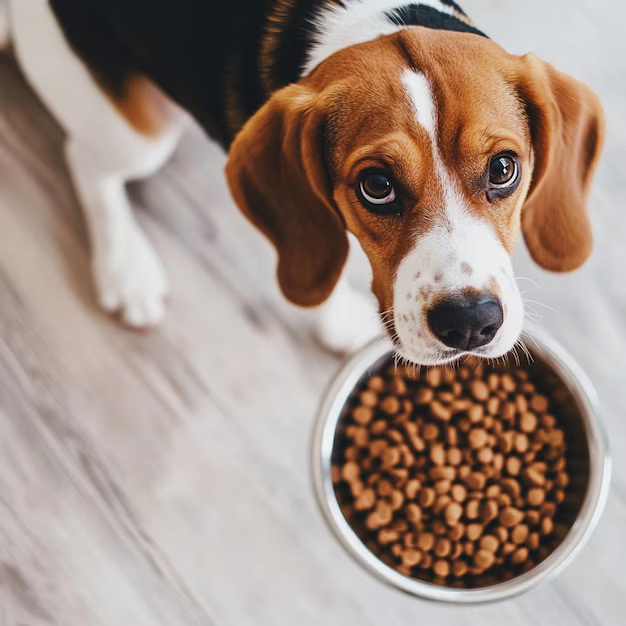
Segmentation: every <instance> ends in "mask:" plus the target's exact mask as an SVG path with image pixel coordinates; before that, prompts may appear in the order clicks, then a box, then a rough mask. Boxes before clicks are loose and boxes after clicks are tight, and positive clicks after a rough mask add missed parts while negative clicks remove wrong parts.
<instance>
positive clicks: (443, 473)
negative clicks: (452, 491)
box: [428, 465, 456, 480]
mask: <svg viewBox="0 0 626 626" xmlns="http://www.w3.org/2000/svg"><path fill="white" fill-rule="evenodd" d="M428 475H429V476H430V477H431V478H432V479H433V480H454V479H455V478H456V470H455V469H454V467H451V466H450V465H437V466H436V467H433V468H431V470H430V471H429V472H428Z"/></svg>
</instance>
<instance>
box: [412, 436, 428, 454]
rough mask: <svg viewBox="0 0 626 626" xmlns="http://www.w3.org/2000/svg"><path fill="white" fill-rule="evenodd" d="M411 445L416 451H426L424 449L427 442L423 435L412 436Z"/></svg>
mask: <svg viewBox="0 0 626 626" xmlns="http://www.w3.org/2000/svg"><path fill="white" fill-rule="evenodd" d="M411 445H412V446H413V450H415V452H424V450H426V443H425V442H424V440H423V439H422V438H421V437H412V438H411Z"/></svg>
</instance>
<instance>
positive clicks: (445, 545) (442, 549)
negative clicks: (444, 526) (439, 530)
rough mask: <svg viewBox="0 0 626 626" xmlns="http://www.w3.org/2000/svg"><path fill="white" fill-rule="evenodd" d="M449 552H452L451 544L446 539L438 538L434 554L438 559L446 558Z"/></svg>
mask: <svg viewBox="0 0 626 626" xmlns="http://www.w3.org/2000/svg"><path fill="white" fill-rule="evenodd" d="M450 552H452V543H451V542H450V540H449V539H446V538H445V537H440V538H439V539H437V541H436V542H435V554H436V555H437V556H438V557H441V558H443V557H446V556H449V554H450Z"/></svg>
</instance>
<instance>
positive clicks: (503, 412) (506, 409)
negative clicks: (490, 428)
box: [500, 402, 515, 422]
mask: <svg viewBox="0 0 626 626" xmlns="http://www.w3.org/2000/svg"><path fill="white" fill-rule="evenodd" d="M500 417H501V418H502V419H503V420H506V421H507V422H510V421H511V420H512V419H513V418H514V417H515V404H513V402H505V403H504V404H503V405H502V408H501V409H500Z"/></svg>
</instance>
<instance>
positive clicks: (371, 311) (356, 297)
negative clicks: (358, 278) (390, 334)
mask: <svg viewBox="0 0 626 626" xmlns="http://www.w3.org/2000/svg"><path fill="white" fill-rule="evenodd" d="M317 332H318V337H319V339H320V341H321V342H322V344H323V345H324V346H325V347H326V348H328V349H329V350H332V351H333V352H337V353H342V354H345V353H350V352H354V351H355V350H358V349H359V348H361V347H363V346H364V345H365V344H366V343H368V342H369V341H371V340H372V339H374V338H375V337H378V336H380V335H381V334H382V333H383V327H382V324H381V322H380V317H379V315H378V307H377V305H376V301H375V299H374V297H373V296H372V295H366V294H365V293H363V292H361V291H358V290H357V289H355V288H354V287H352V286H351V285H350V284H349V283H348V280H347V278H346V277H345V276H342V277H341V278H340V280H339V282H338V283H337V286H336V287H335V290H334V291H333V293H332V294H331V296H330V298H329V299H328V300H327V301H326V302H325V303H324V304H323V305H322V306H321V310H320V313H319V320H318V327H317Z"/></svg>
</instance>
